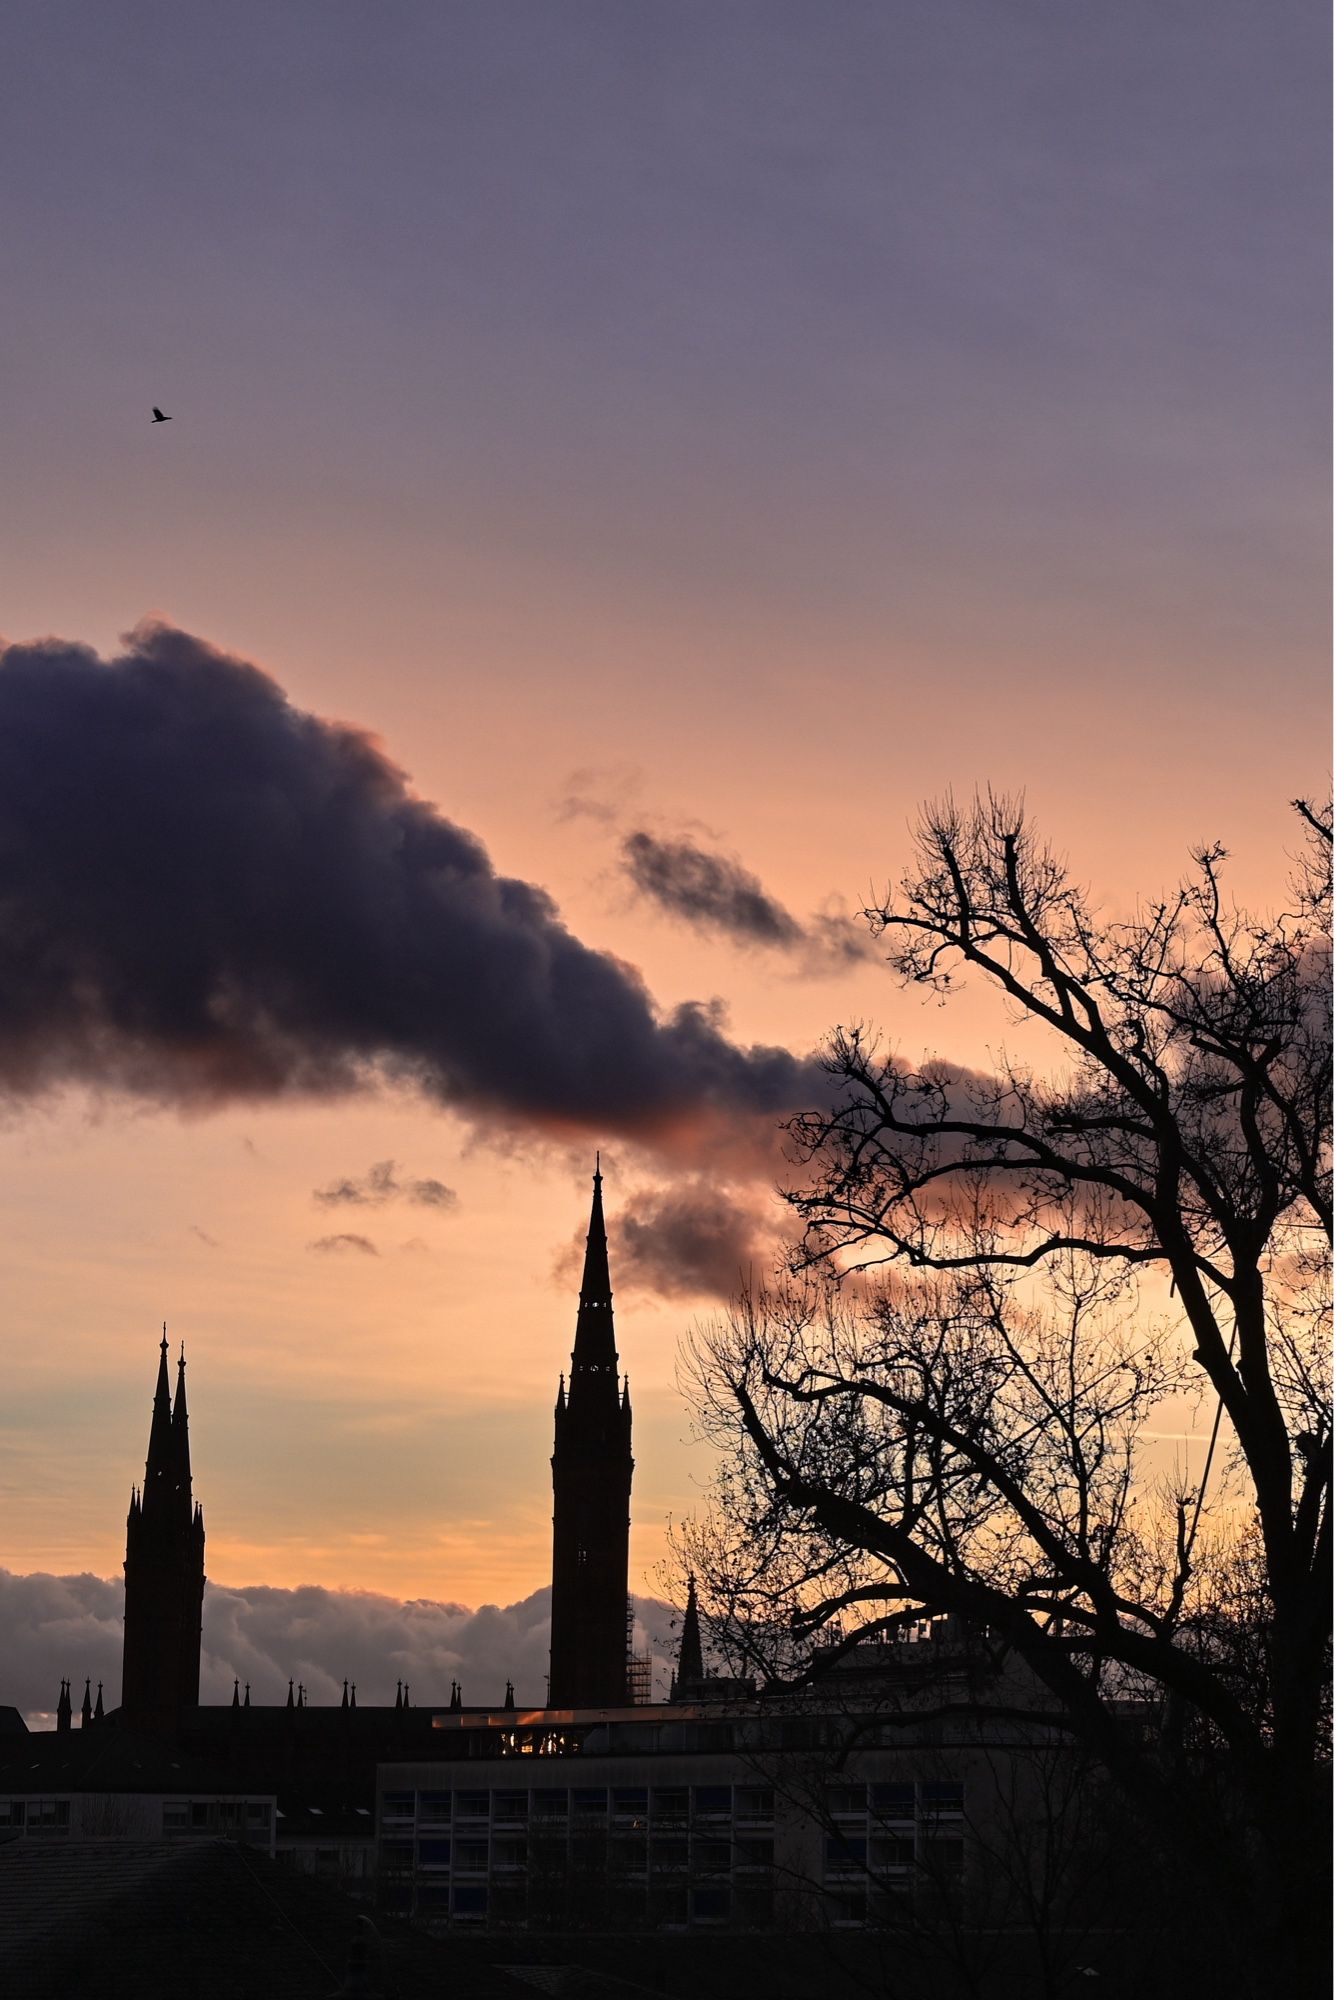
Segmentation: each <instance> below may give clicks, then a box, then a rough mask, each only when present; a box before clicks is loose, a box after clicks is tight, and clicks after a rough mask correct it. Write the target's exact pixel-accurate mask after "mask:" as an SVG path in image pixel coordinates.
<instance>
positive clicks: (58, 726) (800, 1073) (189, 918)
mask: <svg viewBox="0 0 1334 2000" xmlns="http://www.w3.org/2000/svg"><path fill="white" fill-rule="evenodd" d="M126 644H127V650H126V651H125V653H124V654H122V655H121V656H120V657H119V658H117V659H114V660H112V661H110V662H103V661H101V660H99V659H98V658H97V657H96V655H94V654H93V653H92V652H90V651H88V650H87V649H85V648H83V647H80V646H76V645H70V644H66V643H63V642H60V641H55V640H48V641H43V642H41V643H39V644H35V645H23V646H11V647H10V648H8V650H7V651H6V652H5V653H4V654H3V655H2V656H0V1089H5V1090H7V1091H8V1092H9V1093H11V1094H14V1095H23V1094H32V1093H36V1092H39V1091H41V1090H43V1089H45V1088H47V1087H50V1086H54V1085H59V1084H63V1083H68V1082H83V1083H88V1084H92V1085H94V1086H99V1087H106V1088H112V1089H120V1090H126V1091H130V1092H134V1093H138V1094H140V1095H143V1096H145V1097H148V1098H152V1099H157V1100H159V1101H173V1102H176V1103H181V1104H191V1105H196V1106H205V1105H208V1104H210V1103H221V1102H225V1101H229V1100H237V1099H243V1098H247V1097H249V1098H260V1097H276V1096H280V1095H282V1094H285V1093H298V1092H306V1093H324V1094H330V1095H331V1094H335V1093H339V1092H343V1091H347V1090H349V1089H353V1088H356V1087H358V1086H361V1085H363V1084H365V1083H367V1082H370V1081H373V1080H375V1079H376V1078H377V1077H387V1078H390V1079H393V1080H396V1081H404V1082H409V1083H411V1084H414V1085H415V1086H417V1087H419V1088H420V1089H421V1090H423V1091H424V1092H425V1093H426V1094H428V1095H429V1096H431V1097H434V1098H435V1099H437V1100H438V1101H439V1102H440V1103H442V1104H445V1105H449V1106H451V1107H453V1108H456V1109H458V1110H460V1111H462V1112H464V1113H465V1114H468V1115H471V1116H472V1117H473V1118H475V1119H485V1118H491V1119H493V1120H494V1121H495V1122H496V1123H498V1124H507V1125H510V1126H519V1127H526V1128H528V1129H538V1130H541V1131H544V1132H546V1133H549V1134H556V1135H562V1134H564V1135H572V1134H574V1133H575V1132H590V1133H592V1132H596V1133H607V1134H613V1133H619V1134H621V1135H623V1136H626V1137H630V1138H635V1139H638V1140H641V1141H644V1142H647V1143H650V1144H656V1145H660V1146H668V1145H678V1146H679V1145H681V1144H683V1143H684V1142H685V1139H686V1137H687V1135H688V1134H689V1133H690V1132H691V1131H692V1130H696V1129H698V1128H700V1127H707V1126H709V1125H711V1124H713V1123H715V1122H716V1121H717V1120H718V1119H719V1118H720V1117H721V1118H723V1119H726V1120H727V1121H728V1122H729V1123H732V1124H735V1123H736V1122H737V1121H756V1122H762V1123H763V1124H764V1125H766V1126H769V1125H772V1123H773V1121H774V1120H775V1119H776V1118H779V1117H781V1116H782V1115H783V1114H785V1113H788V1112H791V1111H794V1110H797V1109H799V1108H802V1107H803V1106H806V1105H808V1104H810V1103H812V1102H814V1101H818V1100H819V1098H820V1097H821V1096H822V1095H823V1093H824V1091H825V1090H827V1087H828V1086H827V1080H826V1079H825V1078H824V1077H823V1075H822V1073H821V1072H820V1070H819V1068H818V1066H817V1065H816V1064H815V1063H814V1062H813V1061H812V1060H811V1059H809V1058H798V1057H796V1056H794V1055H792V1054H791V1053H790V1052H789V1051H788V1050H786V1049H781V1048H765V1047H755V1048H742V1047H739V1046H738V1045H737V1044H736V1043H734V1042H732V1041H731V1040H729V1039H728V1037H727V1035H726V1034H725V1032H724V1031H723V1028H722V1025H721V1022H720V1019H719V1016H718V1013H717V1010H716V1009H715V1008H712V1007H710V1006H701V1005H694V1004H691V1005H686V1006H682V1007H679V1008H677V1009H676V1010H675V1011H674V1012H672V1013H670V1014H663V1013H660V1011H659V1010H658V1009H657V1008H656V1006H655V1005H654V1002H653V1000H652V997H651V995H650V994H649V993H648V991H647V989H646V987H645V986H644V983H643V981H642V979H641V978H640V976H639V974H638V973H637V972H636V971H635V969H634V968H633V967H632V966H629V965H627V964H625V963H624V962H622V961H621V960H619V959H616V958H614V957H612V956H611V955H610V954H608V953H605V952H599V951H594V950H591V949H590V948H589V947H588V946H586V945H584V944H582V943H580V941H579V940H578V939H577V938H576V937H573V936H572V935H571V934H570V932H569V931H568V930H567V929H566V928H565V926H564V925H563V923H562V922H561V920H560V917H559V914H558V912H557V910H556V908H555V905H554V904H553V903H552V901H551V899H550V898H549V897H548V896H547V895H546V894H545V892H544V891H543V890H541V889H540V888H537V887H535V886H533V885H532V884H530V883H527V882H522V881H516V880H513V879H510V878H506V877H504V876H499V875H497V874H496V872H495V870H494V869H493V868H492V866H491V863H490V861H489V859H488V857H487V855H486V852H485V850H484V849H483V847H482V846H481V844H480V843H479V842H478V841H477V840H476V839H475V838H474V837H473V836H472V835H471V834H469V833H467V832H465V831H463V830H462V829H461V828H459V827H457V826H454V825H452V824H451V823H450V821H448V820H447V819H445V818H443V817H442V815H441V814H440V813H439V812H438V811H437V810H436V808H435V807H434V806H432V805H430V804H428V803H426V802H424V801H422V800H420V799H418V798H415V797H414V796H413V795H412V793H411V792H410V790H409V788H408V785H407V782H406V780H405V778H404V775H403V773H402V772H401V771H400V770H399V769H398V768H397V767H396V766H395V765H394V764H393V763H391V762H390V761H389V759H388V758H387V757H386V756H385V754H384V753H383V751H382V750H381V749H379V748H378V747H377V745H376V744H375V743H374V741H373V740H372V739H371V738H370V737H368V736H367V735H366V734H364V733H363V732H361V731H359V730H357V729H353V728H350V727H346V726H344V725H341V724H337V723H331V722H325V721H322V720H320V719H319V718H318V717H315V716H312V715H308V714H305V713H303V712H302V711H301V710H299V709H297V708H295V707H293V706H292V704H291V703H290V702H289V701H288V700H287V698H286V697H285V695H284V694H283V692H282V690H281V688H279V687H278V686H277V684H276V683H275V682H274V681H273V680H272V679H270V678H269V676H268V675H266V674H264V673H262V672H260V671H259V670H258V669H257V668H255V667H253V666H251V665H248V664H247V663H246V662H245V661H243V660H238V659H234V658H231V657H228V656H226V655H224V654H222V653H219V652H217V651H215V650H213V649H212V648H211V647H209V646H207V645H205V644H203V643H202V642H201V641H200V640H198V639H194V638H191V637H190V636H189V635H188V634H186V633H183V632H180V631H176V630H174V629H172V628H170V627H167V626H164V625H149V626H144V627H141V628H140V629H139V630H138V631H137V632H135V633H134V634H133V635H131V637H130V639H129V640H128V641H127V642H126Z"/></svg>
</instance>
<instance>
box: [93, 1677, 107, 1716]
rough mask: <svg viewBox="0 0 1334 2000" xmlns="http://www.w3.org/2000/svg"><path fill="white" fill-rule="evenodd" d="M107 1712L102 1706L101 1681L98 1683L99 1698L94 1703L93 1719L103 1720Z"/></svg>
mask: <svg viewBox="0 0 1334 2000" xmlns="http://www.w3.org/2000/svg"><path fill="white" fill-rule="evenodd" d="M105 1714H106V1710H105V1709H104V1708H103V1706H102V1683H101V1681H99V1682H98V1683H97V1700H96V1701H95V1702H94V1703H93V1721H94V1722H101V1720H102V1719H103V1717H104V1716H105Z"/></svg>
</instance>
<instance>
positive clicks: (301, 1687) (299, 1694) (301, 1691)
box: [296, 1681, 306, 1708]
mask: <svg viewBox="0 0 1334 2000" xmlns="http://www.w3.org/2000/svg"><path fill="white" fill-rule="evenodd" d="M296 1705H297V1707H298V1708H304V1707H305V1705H306V1683H305V1682H304V1681H298V1683H297V1690H296Z"/></svg>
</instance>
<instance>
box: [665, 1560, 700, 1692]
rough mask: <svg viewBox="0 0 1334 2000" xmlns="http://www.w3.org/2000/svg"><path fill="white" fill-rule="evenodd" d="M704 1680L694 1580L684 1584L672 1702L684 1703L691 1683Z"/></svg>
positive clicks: (697, 1601)
mask: <svg viewBox="0 0 1334 2000" xmlns="http://www.w3.org/2000/svg"><path fill="white" fill-rule="evenodd" d="M703 1678H704V1649H703V1647H702V1646H701V1644H700V1637H699V1599H698V1598H697V1597H696V1595H695V1579H694V1577H693V1576H692V1577H690V1578H688V1579H687V1583H686V1608H685V1616H684V1617H683V1618H682V1620H681V1647H680V1651H679V1652H678V1654H677V1660H676V1677H675V1680H674V1683H673V1686H672V1699H673V1701H684V1700H685V1699H686V1697H687V1694H688V1692H689V1689H690V1686H691V1683H692V1682H695V1681H702V1680H703Z"/></svg>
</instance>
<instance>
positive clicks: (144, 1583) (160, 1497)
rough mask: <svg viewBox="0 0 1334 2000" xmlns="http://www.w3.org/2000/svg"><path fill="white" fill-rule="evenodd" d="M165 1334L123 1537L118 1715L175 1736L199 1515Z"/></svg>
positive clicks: (180, 1390) (185, 1678) (188, 1677)
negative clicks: (139, 1484)
mask: <svg viewBox="0 0 1334 2000" xmlns="http://www.w3.org/2000/svg"><path fill="white" fill-rule="evenodd" d="M166 1331H167V1330H166V1328H165V1327H164V1328H163V1329H162V1351H161V1356H160V1358H159V1361H158V1372H157V1391H156V1393H155V1395H154V1397H153V1421H152V1426H151V1428H150V1430H149V1434H148V1464H147V1466H146V1468H145V1471H144V1484H143V1491H142V1493H140V1492H132V1493H131V1495H130V1513H129V1519H128V1521H127V1522H126V1529H125V1651H124V1654H123V1658H122V1668H121V1710H122V1713H123V1714H124V1716H125V1719H126V1721H128V1722H132V1723H135V1724H137V1725H138V1726H140V1727H142V1728H154V1729H162V1730H171V1729H174V1727H175V1725H176V1722H177V1719H178V1716H179V1713H180V1710H181V1709H183V1708H193V1707H195V1706H197V1704H198V1701H199V1647H200V1631H201V1627H202V1622H203V1612H204V1515H203V1511H202V1509H201V1508H199V1507H198V1506H197V1505H195V1503H194V1500H193V1497H192V1494H191V1482H190V1430H189V1416H188V1414H187V1411H186V1405H185V1349H184V1347H182V1348H181V1356H180V1360H179V1362H178V1363H177V1368H176V1404H175V1408H174V1409H173V1407H172V1402H171V1393H170V1383H169V1380H168V1373H167V1338H166Z"/></svg>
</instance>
